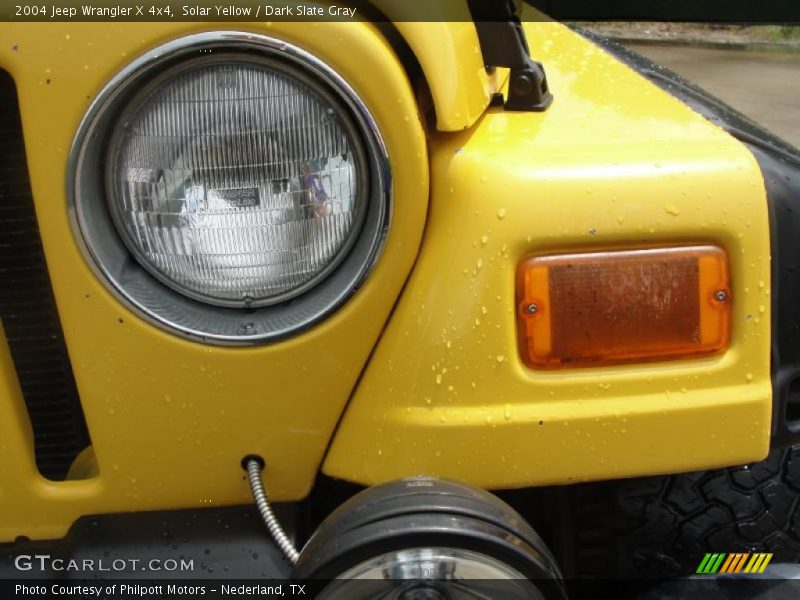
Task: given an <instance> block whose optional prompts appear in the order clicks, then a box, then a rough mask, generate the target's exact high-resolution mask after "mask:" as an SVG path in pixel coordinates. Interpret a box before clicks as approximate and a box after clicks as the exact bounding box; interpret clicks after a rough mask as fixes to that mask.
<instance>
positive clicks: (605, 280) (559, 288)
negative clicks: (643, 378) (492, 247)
mask: <svg viewBox="0 0 800 600" xmlns="http://www.w3.org/2000/svg"><path fill="white" fill-rule="evenodd" d="M517 301H518V322H519V338H520V349H521V354H522V358H523V361H524V362H525V363H526V364H527V365H528V366H531V367H539V368H559V367H570V366H596V365H602V364H611V363H624V362H635V361H644V360H665V359H676V358H688V357H694V356H702V355H709V354H714V353H717V352H720V351H722V350H723V349H724V348H725V347H727V345H728V343H729V337H730V319H731V292H730V282H729V276H728V263H727V257H726V255H725V253H724V251H723V250H721V249H720V248H717V247H714V246H692V247H675V248H657V249H644V250H632V251H611V252H588V253H581V254H566V255H557V256H540V257H533V258H530V259H527V260H525V261H523V262H522V263H521V265H520V267H519V271H518V284H517Z"/></svg>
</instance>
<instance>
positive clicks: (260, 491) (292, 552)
mask: <svg viewBox="0 0 800 600" xmlns="http://www.w3.org/2000/svg"><path fill="white" fill-rule="evenodd" d="M245 466H246V469H247V479H248V480H249V481H250V491H251V492H252V494H253V500H254V501H255V503H256V507H258V512H259V513H260V514H261V518H262V519H263V520H264V524H265V525H266V526H267V529H268V530H269V533H270V535H271V536H272V539H273V540H275V543H276V544H278V547H279V548H280V549H281V551H282V552H283V553H284V554H285V555H286V558H288V559H289V561H290V562H291V563H292V564H295V563H296V562H297V559H298V557H299V556H300V553H299V552H298V551H297V549H296V548H295V547H294V544H293V543H292V541H291V540H290V539H289V536H287V535H286V532H285V531H284V530H283V527H281V524H280V523H279V522H278V518H277V517H276V516H275V513H274V512H273V511H272V506H270V503H269V498H268V497H267V490H266V489H265V488H264V481H263V479H262V478H261V469H262V468H263V467H262V463H261V462H259V461H258V460H256V459H253V458H251V459H248V460H247V461H246V463H245Z"/></svg>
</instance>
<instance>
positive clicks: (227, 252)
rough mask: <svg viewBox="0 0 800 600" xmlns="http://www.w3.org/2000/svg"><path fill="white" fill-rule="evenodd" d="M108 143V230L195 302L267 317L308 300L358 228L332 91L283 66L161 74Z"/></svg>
mask: <svg viewBox="0 0 800 600" xmlns="http://www.w3.org/2000/svg"><path fill="white" fill-rule="evenodd" d="M120 123H121V126H120V127H119V128H118V130H117V132H116V133H115V135H114V136H113V137H112V140H111V150H110V154H109V162H108V171H107V177H108V196H109V202H110V205H111V212H112V216H113V218H114V221H115V223H116V225H117V227H118V228H119V230H120V231H121V233H122V235H123V237H124V240H125V243H126V245H127V246H128V248H129V249H130V250H131V251H132V252H133V254H134V255H135V256H136V257H137V258H138V260H139V261H140V262H141V264H142V265H143V266H144V267H145V268H146V269H148V270H149V271H150V272H151V273H152V274H153V275H155V276H156V277H157V278H158V279H160V280H161V281H162V282H163V283H165V284H167V285H169V286H171V287H173V288H174V289H177V290H178V291H180V292H181V293H184V294H186V295H188V296H190V297H193V298H196V299H199V300H202V301H205V302H209V303H212V304H220V305H228V306H263V305H267V304H272V303H275V302H280V301H284V300H286V299H288V298H290V297H293V296H296V295H297V294H299V293H301V292H303V291H304V290H306V289H308V288H309V287H311V286H312V285H314V283H315V282H316V281H318V280H319V279H320V278H321V277H324V276H325V274H326V273H328V272H329V271H330V270H331V269H332V268H334V267H335V266H336V264H337V263H338V260H339V258H341V257H342V256H343V254H345V253H346V252H347V250H348V249H349V247H350V243H351V242H352V240H353V238H354V236H355V235H357V233H358V230H359V228H360V226H361V221H362V217H363V215H364V208H365V206H364V205H365V196H366V192H367V190H366V189H365V188H366V183H365V177H366V173H365V171H366V168H367V167H366V164H365V159H364V156H363V153H364V151H363V149H362V148H361V143H360V140H359V139H358V136H357V135H356V133H355V131H356V129H355V127H354V125H353V124H352V122H351V121H350V118H349V117H348V115H347V114H346V112H345V111H344V110H342V108H341V107H340V106H339V102H337V101H336V99H335V98H333V97H332V96H331V95H330V94H329V93H328V92H327V91H325V90H324V89H322V88H321V87H320V86H319V85H317V84H316V83H314V82H313V81H312V80H310V79H309V78H308V77H307V76H306V75H305V74H303V73H301V72H300V71H298V70H296V69H294V68H292V67H290V66H288V65H286V64H282V63H280V62H278V61H269V60H260V59H256V58H250V57H247V56H237V55H227V56H226V55H216V56H212V57H205V58H200V59H195V60H194V61H193V63H190V64H183V65H181V66H180V68H179V69H178V70H173V71H170V70H168V71H166V72H164V73H161V74H160V76H159V77H157V78H156V79H155V80H154V81H152V82H151V83H150V84H149V85H147V86H146V87H145V88H144V89H142V90H141V91H140V92H139V93H138V94H137V95H135V96H134V97H133V98H132V99H131V101H130V103H129V104H128V107H127V108H126V110H125V111H124V112H123V115H122V117H121V120H120Z"/></svg>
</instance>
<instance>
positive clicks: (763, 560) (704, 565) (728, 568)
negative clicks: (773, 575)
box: [696, 552, 772, 575]
mask: <svg viewBox="0 0 800 600" xmlns="http://www.w3.org/2000/svg"><path fill="white" fill-rule="evenodd" d="M771 560H772V553H766V552H757V553H755V554H750V553H749V552H747V553H743V552H732V553H730V554H728V553H726V552H713V553H712V552H709V553H707V554H706V555H705V556H704V557H703V560H702V561H700V565H699V566H698V567H697V571H696V572H697V573H700V574H703V575H714V574H716V573H740V572H742V569H744V572H745V573H763V572H764V570H765V569H766V568H767V565H768V564H769V563H770V561H771ZM745 565H747V566H745Z"/></svg>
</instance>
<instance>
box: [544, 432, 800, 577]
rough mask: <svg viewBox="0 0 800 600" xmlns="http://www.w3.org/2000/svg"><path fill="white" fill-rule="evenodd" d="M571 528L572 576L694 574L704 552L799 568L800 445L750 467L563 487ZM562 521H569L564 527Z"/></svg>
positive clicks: (567, 550) (568, 569)
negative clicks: (757, 556)
mask: <svg viewBox="0 0 800 600" xmlns="http://www.w3.org/2000/svg"><path fill="white" fill-rule="evenodd" d="M557 493H559V494H560V495H563V496H566V498H563V499H564V500H565V501H566V502H565V504H566V505H567V506H568V507H569V509H568V510H569V512H570V513H571V515H570V517H571V518H570V517H568V518H567V519H565V521H571V527H572V528H573V531H572V535H571V538H572V539H571V544H569V545H568V546H562V547H561V548H559V550H560V551H559V554H562V555H564V557H565V559H566V561H565V562H566V564H564V562H562V566H563V567H564V570H565V573H566V574H567V576H572V577H581V578H583V577H592V578H594V577H601V578H608V577H620V578H651V577H653V578H654V577H659V578H663V577H675V576H680V575H686V574H690V573H694V572H695V570H696V569H697V566H698V565H699V564H700V561H701V560H702V558H703V556H704V555H705V553H706V552H772V553H774V554H775V556H774V558H773V559H772V562H773V563H778V562H791V563H797V562H800V447H795V448H788V449H784V450H775V451H773V452H772V453H771V454H770V455H769V456H768V457H767V459H766V460H764V461H762V462H759V463H754V464H751V465H746V466H741V467H733V468H728V469H718V470H712V471H700V472H696V473H686V474H681V475H670V476H662V477H646V478H639V479H630V480H621V481H612V482H603V483H596V484H580V485H575V486H571V487H568V488H561V490H560V491H559V492H557ZM562 522H564V521H562Z"/></svg>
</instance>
